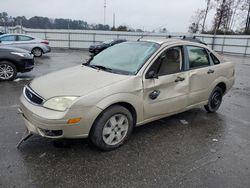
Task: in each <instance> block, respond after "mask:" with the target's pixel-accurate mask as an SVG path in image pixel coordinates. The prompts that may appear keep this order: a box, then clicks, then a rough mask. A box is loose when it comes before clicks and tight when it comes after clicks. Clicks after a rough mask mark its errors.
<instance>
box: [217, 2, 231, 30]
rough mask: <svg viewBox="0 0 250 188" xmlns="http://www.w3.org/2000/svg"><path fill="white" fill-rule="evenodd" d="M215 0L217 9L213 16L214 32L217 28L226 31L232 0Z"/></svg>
mask: <svg viewBox="0 0 250 188" xmlns="http://www.w3.org/2000/svg"><path fill="white" fill-rule="evenodd" d="M215 1H216V2H217V9H216V14H215V18H214V32H215V33H216V32H217V31H218V30H223V31H224V32H226V31H228V26H229V22H230V18H231V16H232V3H233V0H215Z"/></svg>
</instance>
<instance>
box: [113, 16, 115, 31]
mask: <svg viewBox="0 0 250 188" xmlns="http://www.w3.org/2000/svg"><path fill="white" fill-rule="evenodd" d="M113 28H115V13H114V14H113Z"/></svg>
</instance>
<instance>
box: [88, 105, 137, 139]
mask: <svg viewBox="0 0 250 188" xmlns="http://www.w3.org/2000/svg"><path fill="white" fill-rule="evenodd" d="M114 105H120V106H122V107H124V108H126V109H127V110H128V111H129V112H130V113H131V115H132V117H133V125H134V126H135V125H136V121H137V113H136V110H135V108H134V107H133V106H132V105H131V104H129V103H127V102H118V103H115V104H112V105H110V106H108V107H107V108H105V109H104V110H103V111H102V112H101V113H100V114H99V115H98V116H97V118H96V119H95V121H94V122H93V125H94V124H95V122H96V121H97V120H98V118H99V117H100V115H102V113H103V112H104V111H105V110H106V109H108V108H109V107H111V106H114ZM93 125H92V126H91V129H90V131H89V135H91V134H92V131H93Z"/></svg>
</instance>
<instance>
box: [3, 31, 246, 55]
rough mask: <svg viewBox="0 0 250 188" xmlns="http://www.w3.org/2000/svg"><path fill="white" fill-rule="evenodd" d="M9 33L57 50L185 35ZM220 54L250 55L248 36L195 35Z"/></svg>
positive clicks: (77, 32) (93, 32)
mask: <svg viewBox="0 0 250 188" xmlns="http://www.w3.org/2000/svg"><path fill="white" fill-rule="evenodd" d="M8 30H9V32H10V33H26V34H29V35H33V36H36V37H39V38H43V39H47V40H49V41H50V45H51V47H58V48H88V47H89V45H91V44H92V43H97V42H103V41H105V40H110V39H116V38H117V39H118V38H122V39H127V40H131V41H136V40H137V39H138V38H140V37H144V38H147V39H166V38H168V37H169V35H171V36H173V37H176V36H177V37H178V36H180V35H182V36H183V35H185V34H183V33H182V34H181V33H179V34H174V33H173V34H169V33H168V34H166V33H136V32H135V33H134V32H133V33H132V32H117V31H93V30H42V29H27V28H22V27H21V26H16V27H12V28H8ZM195 36H196V37H197V38H198V39H200V40H201V41H203V42H205V43H207V45H208V46H210V47H211V48H212V49H214V50H215V51H218V52H220V53H232V54H241V55H250V36H248V35H204V34H196V35H195Z"/></svg>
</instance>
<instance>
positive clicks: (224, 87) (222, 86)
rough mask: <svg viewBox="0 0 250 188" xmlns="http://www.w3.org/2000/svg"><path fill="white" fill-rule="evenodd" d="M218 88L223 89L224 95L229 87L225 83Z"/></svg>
mask: <svg viewBox="0 0 250 188" xmlns="http://www.w3.org/2000/svg"><path fill="white" fill-rule="evenodd" d="M217 86H218V87H220V88H221V89H222V91H223V94H224V93H225V92H226V90H227V86H226V84H225V83H224V82H221V83H219V84H217Z"/></svg>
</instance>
